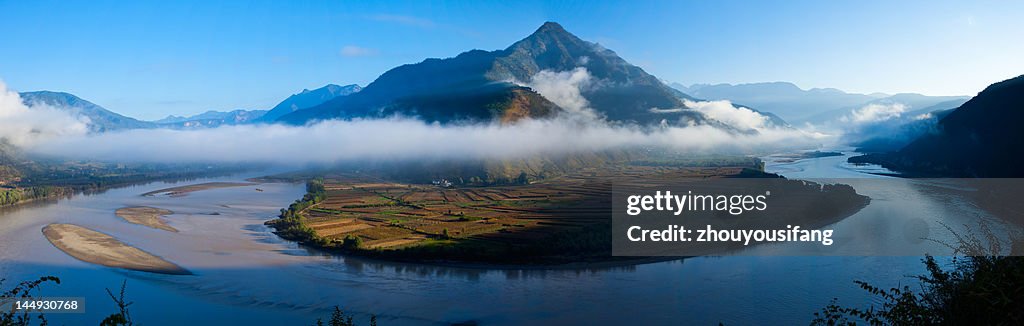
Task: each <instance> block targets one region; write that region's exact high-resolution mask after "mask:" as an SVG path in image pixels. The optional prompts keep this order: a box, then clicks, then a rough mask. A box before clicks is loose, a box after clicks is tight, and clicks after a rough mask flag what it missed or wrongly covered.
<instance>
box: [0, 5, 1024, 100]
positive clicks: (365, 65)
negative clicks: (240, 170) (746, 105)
mask: <svg viewBox="0 0 1024 326" xmlns="http://www.w3.org/2000/svg"><path fill="white" fill-rule="evenodd" d="M207 2H210V3H207ZM1021 17H1024V1H911V0H908V1H824V0H822V1H798V0H785V1H781V0H780V1H728V0H723V1H666V2H660V1H629V2H626V1H579V2H573V1H558V2H540V1H514V2H513V1H502V2H499V1H458V2H427V1H409V2H401V1H386V2H362V1H323V2H318V1H314V2H298V1H287V2H286V1H260V2H235V1H218V2H215V3H214V2H212V1H195V2H187V1H173V2H172V1H160V2H157V1H153V2H149V1H133V2H129V1H82V2H75V1H65V2H57V1H12V0H0V31H3V34H2V35H3V37H2V39H0V40H2V41H0V42H2V43H3V44H4V46H3V50H0V80H3V81H4V82H5V83H6V84H7V85H8V87H9V88H12V89H15V90H19V91H29V90H42V89H46V90H57V91H67V92H71V93H74V94H76V95H79V96H81V97H83V98H85V99H88V100H91V101H93V102H95V103H97V104H100V105H102V106H104V107H107V108H108V109H111V110H114V111H117V112H120V113H124V114H127V115H131V116H135V117H140V118H144V119H156V118H161V117H164V116H166V115H168V114H179V115H180V114H192V113H199V112H203V111H206V110H210V109H216V110H227V109H235V108H247V109H266V108H269V107H271V106H273V105H274V104H275V103H276V102H278V101H280V100H282V99H284V98H285V97H287V96H288V95H290V94H292V93H295V92H298V91H300V90H302V89H303V88H316V87H320V86H322V85H324V84H327V83H336V84H349V83H358V84H360V85H364V86H365V85H366V84H367V83H369V82H371V81H373V79H374V78H376V77H377V76H379V75H380V74H381V73H383V72H384V71H386V70H387V69H389V68H392V67H395V66H398V65H401V64H406V63H415V62H419V61H422V60H423V59H424V58H427V57H451V56H454V55H457V54H458V53H460V52H463V51H466V50H469V49H474V48H478V49H486V50H494V49H501V48H504V47H506V46H508V45H510V44H512V43H513V42H515V41H516V40H519V39H521V38H523V37H525V36H527V35H529V34H530V33H532V32H533V31H534V30H535V29H536V28H537V27H538V26H540V25H541V24H542V23H543V22H545V21H557V22H559V23H561V24H562V25H563V26H564V27H565V28H566V29H567V30H569V31H570V32H572V33H574V34H576V35H578V36H580V37H582V38H583V39H586V40H590V41H596V42H599V43H601V44H603V45H605V46H606V47H608V48H611V49H613V50H615V51H616V52H618V53H619V54H620V55H621V56H622V57H624V58H625V59H626V60H628V61H630V62H633V63H634V64H637V65H639V66H641V67H643V68H644V69H646V70H647V71H648V72H650V73H652V74H654V75H656V76H658V77H660V78H662V79H665V80H668V81H677V82H682V83H684V84H691V83H722V82H728V83H743V82H760V81H790V82H794V83H796V84H797V85H799V86H801V87H803V88H812V87H835V88H840V89H843V90H846V91H853V92H864V93H870V92H886V93H897V92H918V93H924V94H928V95H974V94H976V93H977V92H978V91H980V90H981V89H982V88H984V87H985V86H987V85H988V84H991V83H993V82H996V81H1000V80H1003V79H1006V78H1010V77H1014V76H1017V75H1020V74H1024V59H1021V55H1022V54H1024V42H1021V40H1024V19H1021Z"/></svg>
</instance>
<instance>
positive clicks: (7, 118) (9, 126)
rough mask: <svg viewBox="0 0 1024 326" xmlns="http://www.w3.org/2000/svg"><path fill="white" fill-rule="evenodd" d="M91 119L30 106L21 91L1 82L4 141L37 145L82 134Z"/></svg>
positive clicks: (0, 133)
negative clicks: (25, 101) (18, 91)
mask: <svg viewBox="0 0 1024 326" xmlns="http://www.w3.org/2000/svg"><path fill="white" fill-rule="evenodd" d="M88 123H89V120H88V119H87V118H84V117H83V118H78V117H75V116H74V115H72V114H70V113H68V112H65V111H61V110H59V109H57V108H53V107H49V106H45V105H34V106H33V107H28V106H26V105H25V104H24V103H23V102H22V100H21V96H18V93H17V92H14V91H11V90H8V89H7V85H5V84H4V83H3V82H0V140H4V141H6V142H8V143H10V144H12V145H15V146H19V147H27V146H33V145H36V144H38V143H41V142H45V141H48V140H54V139H57V138H61V137H69V136H81V135H85V134H86V133H87V132H88V131H89V128H88Z"/></svg>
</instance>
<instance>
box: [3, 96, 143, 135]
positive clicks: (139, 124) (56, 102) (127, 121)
mask: <svg viewBox="0 0 1024 326" xmlns="http://www.w3.org/2000/svg"><path fill="white" fill-rule="evenodd" d="M18 95H19V96H21V100H22V102H24V103H25V104H26V105H28V106H33V105H39V104H43V105H48V106H52V107H54V108H57V109H60V110H64V111H68V112H70V113H72V114H74V115H77V116H84V117H87V118H89V129H90V130H91V131H93V132H104V131H114V130H125V129H148V128H156V127H157V126H156V124H154V123H152V122H147V121H140V120H137V119H134V118H129V117H126V116H123V115H120V114H117V113H114V112H111V111H110V110H107V109H105V108H103V107H101V106H99V105H96V104H94V103H92V102H89V101H86V100H83V99H81V98H79V97H78V96H75V95H72V94H69V93H64V92H51V91H37V92H23V93H19V94H18Z"/></svg>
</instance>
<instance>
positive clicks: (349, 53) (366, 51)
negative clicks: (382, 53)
mask: <svg viewBox="0 0 1024 326" xmlns="http://www.w3.org/2000/svg"><path fill="white" fill-rule="evenodd" d="M377 53H378V51H377V50H376V49H371V48H364V47H360V46H355V45H346V46H344V47H342V48H341V55H342V56H345V57H369V56H374V55H377Z"/></svg>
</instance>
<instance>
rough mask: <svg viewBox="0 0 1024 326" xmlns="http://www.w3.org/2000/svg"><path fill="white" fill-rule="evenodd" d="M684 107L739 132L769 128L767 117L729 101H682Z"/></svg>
mask: <svg viewBox="0 0 1024 326" xmlns="http://www.w3.org/2000/svg"><path fill="white" fill-rule="evenodd" d="M684 103H685V104H686V107H688V108H690V109H693V110H694V111H697V112H700V113H703V114H704V116H706V117H708V118H711V119H715V120H718V121H720V122H722V123H725V124H727V125H730V126H733V127H735V128H738V129H741V130H748V129H753V130H758V131H761V130H765V129H767V128H769V123H768V122H769V119H768V117H766V116H764V115H761V114H760V113H758V112H756V111H754V110H751V109H748V108H745V107H735V106H733V105H732V103H731V102H729V101H700V102H697V101H690V100H686V101H684Z"/></svg>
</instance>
